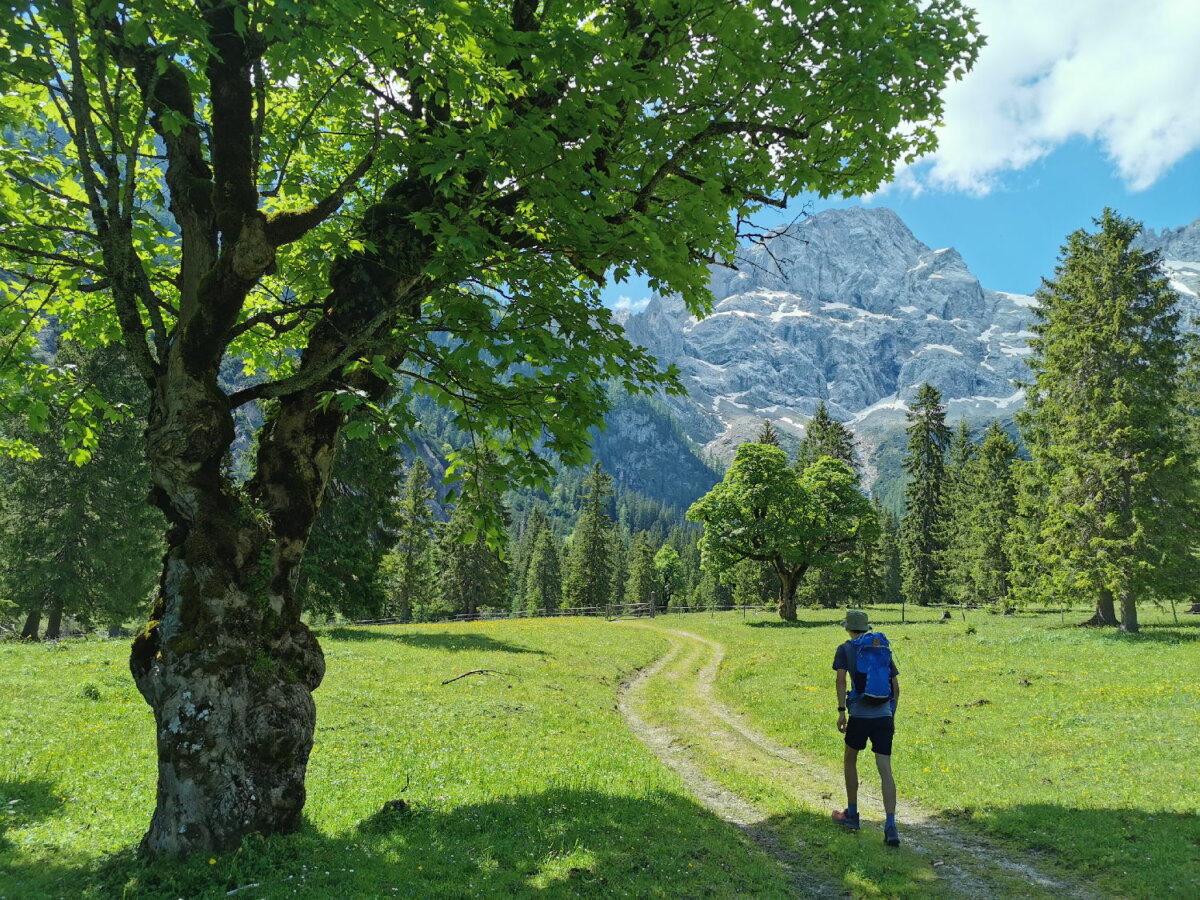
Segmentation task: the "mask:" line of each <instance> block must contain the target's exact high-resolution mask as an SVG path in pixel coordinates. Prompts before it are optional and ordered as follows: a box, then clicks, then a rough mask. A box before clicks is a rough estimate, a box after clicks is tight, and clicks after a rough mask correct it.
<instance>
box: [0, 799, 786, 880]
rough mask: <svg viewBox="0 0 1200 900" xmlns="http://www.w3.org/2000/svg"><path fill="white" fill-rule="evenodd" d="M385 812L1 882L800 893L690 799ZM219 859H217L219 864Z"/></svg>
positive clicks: (16, 873) (16, 872) (39, 870)
mask: <svg viewBox="0 0 1200 900" xmlns="http://www.w3.org/2000/svg"><path fill="white" fill-rule="evenodd" d="M411 803H412V805H411V807H409V808H407V809H405V810H402V811H395V812H378V813H375V814H374V815H371V816H368V817H367V818H366V819H364V820H363V821H362V822H361V823H360V824H359V825H358V826H357V827H355V828H353V829H351V830H349V831H344V832H340V833H338V834H336V835H330V834H324V833H322V832H320V831H318V830H317V829H316V828H315V827H313V826H312V825H311V824H308V823H305V824H304V825H303V826H302V827H301V829H300V830H299V831H298V832H297V833H295V834H292V835H288V836H281V837H273V838H270V839H265V838H262V837H259V836H251V837H249V838H246V839H245V840H244V841H243V843H242V846H241V848H240V849H238V850H235V851H233V852H229V853H223V854H219V855H215V856H210V855H209V854H207V853H206V854H201V855H199V856H197V857H193V858H190V859H188V860H184V861H182V862H173V861H156V862H153V863H150V862H145V861H142V860H140V859H138V858H137V856H136V855H135V854H134V852H133V851H132V850H126V851H122V852H121V853H119V854H116V855H114V856H110V857H107V858H105V859H104V860H102V861H99V862H96V863H92V864H90V865H82V866H78V867H72V866H57V867H56V866H54V865H53V864H51V865H50V866H49V867H47V866H45V865H39V864H30V865H21V864H18V865H16V866H11V865H10V866H9V867H8V873H7V876H8V879H9V883H8V885H7V886H8V887H9V890H8V891H7V892H6V891H5V890H4V887H5V884H4V878H5V874H4V873H0V894H3V893H8V895H10V896H47V895H49V896H73V897H86V898H102V897H103V898H107V897H122V896H124V897H164V898H166V897H172V898H173V897H181V896H186V897H202V898H207V897H213V898H218V897H224V896H225V895H226V893H227V892H229V891H233V890H236V889H237V888H244V887H246V886H248V885H251V884H254V885H257V886H258V887H257V888H255V889H253V890H247V891H246V895H247V896H251V897H280V896H285V895H287V896H291V895H292V894H293V892H295V893H296V894H297V895H298V896H301V897H314V898H315V897H347V898H358V897H390V896H398V897H439V898H443V897H451V898H459V897H461V898H475V897H497V896H513V895H516V896H530V895H533V894H546V895H547V896H555V897H558V896H594V897H605V896H612V895H614V894H617V895H621V896H635V897H664V898H665V897H677V896H686V897H698V896H709V895H715V896H763V897H780V898H782V897H786V896H789V894H790V893H791V892H790V891H789V889H788V882H787V880H786V876H785V875H784V874H783V872H782V871H781V870H780V869H779V868H778V867H776V866H774V865H772V864H771V863H770V862H769V860H768V859H767V858H766V857H765V856H764V854H763V853H762V852H761V851H760V850H758V848H757V847H755V846H753V845H751V844H750V843H749V842H748V841H744V840H739V839H738V837H737V834H736V832H734V831H733V830H732V829H731V828H730V827H729V826H728V825H727V824H726V823H724V822H723V821H721V820H719V819H718V818H716V817H715V816H714V815H712V814H711V813H709V812H708V811H707V810H706V809H704V808H703V807H701V806H699V805H698V804H697V803H695V802H694V801H692V800H690V799H689V798H687V797H682V796H679V795H675V794H660V793H650V794H647V795H644V796H639V797H628V796H613V795H610V794H606V793H602V792H599V791H594V790H576V789H566V788H561V789H552V790H548V791H544V792H541V793H536V794H529V795H521V796H514V797H509V798H499V799H496V800H493V801H489V802H484V803H477V804H471V805H466V806H460V807H456V808H453V809H450V810H443V809H440V808H438V805H437V803H436V801H433V802H430V803H426V802H424V801H422V800H421V799H419V798H417V799H414V800H413V801H411ZM210 859H213V860H215V862H212V863H210V861H209V860H210Z"/></svg>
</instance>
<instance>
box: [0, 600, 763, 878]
mask: <svg viewBox="0 0 1200 900" xmlns="http://www.w3.org/2000/svg"><path fill="white" fill-rule="evenodd" d="M322 643H323V646H324V647H325V652H326V655H327V658H328V662H329V672H328V675H327V677H326V681H325V684H324V685H322V687H321V689H320V690H319V691H318V692H317V694H316V697H317V703H318V709H319V725H318V732H317V739H316V746H315V748H314V751H313V755H312V760H311V763H310V768H309V781H308V789H309V802H308V806H307V812H306V825H305V827H304V828H303V829H302V830H301V831H300V832H299V833H298V834H295V835H292V836H289V837H285V838H280V839H273V840H270V841H265V840H262V839H256V838H250V839H247V840H246V841H245V842H244V844H243V846H242V847H241V848H240V849H239V850H237V851H235V852H233V853H228V854H223V855H220V856H216V857H213V858H211V860H210V859H199V858H197V859H193V860H191V861H189V862H186V863H182V864H158V865H155V866H153V867H148V866H143V865H142V864H140V863H139V862H138V861H137V860H136V859H135V858H134V855H133V852H132V850H131V848H132V846H133V845H134V844H135V843H136V842H137V840H138V839H139V838H140V836H141V833H142V831H143V830H144V828H145V826H146V824H147V823H148V820H149V816H150V812H151V810H152V808H153V777H154V776H153V772H154V762H153V720H152V718H151V715H150V712H149V710H148V709H147V708H146V706H145V705H144V704H143V703H142V701H141V698H140V697H139V696H138V694H137V692H136V690H135V689H134V687H133V686H132V683H131V682H130V680H129V676H128V673H127V671H126V670H125V668H124V666H125V659H126V655H127V652H128V647H127V645H126V643H125V642H123V641H87V642H68V643H64V644H62V645H59V648H58V649H50V648H49V647H46V646H23V645H16V644H4V645H0V746H2V747H3V748H4V749H3V754H2V756H0V798H2V799H0V809H3V812H0V816H2V818H0V829H2V834H3V837H2V838H0V897H5V898H17V897H21V898H28V897H59V896H62V897H78V896H82V897H112V896H118V897H120V896H124V897H179V896H188V897H223V896H225V894H226V892H227V891H229V890H232V889H235V888H238V887H243V886H245V885H249V884H257V885H259V886H258V887H256V888H253V889H250V890H245V891H243V892H242V893H241V894H239V895H238V896H248V897H290V896H307V897H330V896H345V897H356V896H357V897H361V896H387V895H393V894H394V895H396V896H438V897H478V896H493V895H498V894H511V893H516V894H530V893H535V892H543V891H544V892H547V893H549V894H551V895H554V894H568V895H573V896H589V895H591V896H638V897H643V896H645V897H654V896H661V897H666V896H679V895H680V894H684V895H693V896H695V895H709V896H734V895H738V894H742V893H745V892H750V893H755V894H761V895H763V896H785V895H786V881H785V879H784V877H783V875H782V873H780V872H779V871H778V870H777V869H776V867H774V866H773V865H772V864H771V863H770V861H769V860H768V859H766V858H765V857H764V856H763V854H762V853H761V852H760V851H759V850H758V849H757V848H755V847H753V846H752V845H750V844H749V842H747V841H745V840H744V839H742V838H741V837H740V836H739V835H737V833H736V832H731V830H730V829H729V828H728V826H727V825H725V823H723V822H721V821H720V820H718V819H717V818H716V817H715V816H713V815H711V814H710V813H708V812H707V811H706V810H704V809H703V808H702V807H700V806H699V805H698V804H697V803H696V802H695V801H694V800H693V799H692V798H691V797H690V796H689V795H688V794H687V793H686V792H685V790H684V789H683V787H682V785H681V784H680V782H679V781H678V779H676V778H675V777H674V776H673V775H672V774H671V773H670V772H668V771H666V770H664V769H663V768H662V767H661V766H660V765H659V764H658V762H657V760H655V759H654V757H653V756H652V755H651V754H650V753H649V752H648V751H647V750H646V749H645V748H644V747H643V746H642V745H641V744H640V743H639V742H638V741H637V740H636V738H634V737H633V735H632V734H630V733H629V732H628V731H627V730H626V729H625V727H624V723H623V722H622V720H621V718H620V715H619V714H618V713H617V711H616V709H615V695H616V689H617V686H618V684H619V683H620V682H621V681H622V680H623V679H624V678H626V677H628V675H630V674H631V673H632V672H633V671H634V670H635V669H637V668H638V667H640V666H643V665H645V664H647V663H649V662H650V661H651V660H653V659H654V658H655V657H657V656H658V655H660V654H661V653H662V652H663V650H664V649H665V646H666V642H665V641H664V640H663V639H662V638H661V637H660V636H658V635H655V634H653V633H649V632H625V631H620V632H618V631H615V630H614V629H613V628H612V627H611V626H609V625H607V624H606V623H604V622H598V621H595V620H557V621H554V622H546V621H536V620H534V621H523V622H512V623H473V624H469V625H446V626H418V627H406V628H387V629H335V630H333V631H331V632H328V633H327V634H326V635H325V636H324V638H323V641H322ZM472 669H492V670H497V671H500V672H505V673H508V676H509V677H505V676H470V677H468V678H463V679H460V680H458V681H455V682H454V683H452V684H448V685H442V684H441V682H442V681H444V680H446V679H449V678H453V677H454V676H456V675H460V674H462V673H464V672H466V671H469V670H472ZM94 694H98V695H99V696H98V699H94V698H93V695H94ZM406 783H407V784H408V787H407V790H404V792H403V793H401V791H402V789H404V787H405V785H406ZM397 797H403V798H404V799H405V800H406V801H407V802H408V803H410V804H411V809H410V810H409V811H405V812H387V813H384V812H381V807H382V806H383V804H384V803H385V802H386V801H388V800H391V799H394V798H397ZM13 801H16V802H15V803H14V802H13Z"/></svg>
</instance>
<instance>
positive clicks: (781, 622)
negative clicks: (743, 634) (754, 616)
mask: <svg viewBox="0 0 1200 900" xmlns="http://www.w3.org/2000/svg"><path fill="white" fill-rule="evenodd" d="M743 624H744V625H745V626H746V627H747V628H830V627H832V626H835V625H837V623H836V622H806V621H804V620H803V619H797V620H796V621H795V622H789V621H787V620H786V619H775V620H771V619H761V620H759V621H757V622H745V623H743Z"/></svg>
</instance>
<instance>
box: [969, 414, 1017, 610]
mask: <svg viewBox="0 0 1200 900" xmlns="http://www.w3.org/2000/svg"><path fill="white" fill-rule="evenodd" d="M1016 456H1017V445H1016V444H1014V443H1013V441H1012V439H1011V438H1009V436H1008V435H1007V434H1005V432H1004V429H1003V428H1001V427H1000V423H999V422H995V421H993V422H992V424H991V425H989V426H988V430H987V432H986V434H985V435H984V437H983V441H982V442H981V443H980V445H979V449H978V453H977V454H976V455H975V458H974V459H973V460H972V461H971V463H970V464H969V474H970V481H971V484H972V491H971V497H970V503H969V506H968V507H967V511H966V515H965V516H963V517H962V521H963V524H964V529H963V530H964V533H965V537H966V540H964V541H963V545H964V547H965V549H966V553H965V554H964V556H965V560H966V562H967V568H966V575H967V580H968V582H969V584H970V589H971V594H972V596H974V597H976V598H978V599H979V600H980V601H982V602H984V603H999V604H1003V605H1004V606H1005V607H1006V608H1009V607H1011V606H1012V605H1013V604H1012V601H1011V600H1010V599H1009V572H1010V571H1011V570H1012V563H1011V561H1010V560H1009V556H1008V552H1007V549H1006V547H1005V541H1006V536H1007V535H1008V533H1009V531H1010V529H1011V528H1012V523H1013V517H1014V516H1015V515H1016V511H1017V498H1016V485H1015V484H1014V481H1013V463H1014V462H1015V461H1016Z"/></svg>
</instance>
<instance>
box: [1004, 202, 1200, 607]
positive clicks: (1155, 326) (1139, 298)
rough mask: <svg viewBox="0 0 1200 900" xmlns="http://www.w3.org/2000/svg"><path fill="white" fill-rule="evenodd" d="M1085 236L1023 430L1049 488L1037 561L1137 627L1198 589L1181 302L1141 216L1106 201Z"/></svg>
mask: <svg viewBox="0 0 1200 900" xmlns="http://www.w3.org/2000/svg"><path fill="white" fill-rule="evenodd" d="M1095 224H1096V226H1097V230H1096V231H1095V232H1088V231H1086V230H1084V229H1080V230H1078V231H1075V232H1073V233H1072V234H1071V235H1070V236H1069V237H1068V238H1067V243H1066V245H1065V246H1064V247H1063V249H1062V256H1061V261H1060V263H1059V265H1058V266H1057V268H1056V269H1055V276H1054V278H1053V279H1049V280H1047V281H1045V282H1044V284H1043V286H1042V288H1041V289H1040V290H1039V291H1038V294H1037V298H1038V306H1037V307H1036V309H1035V312H1036V315H1037V322H1036V323H1035V324H1034V326H1033V331H1034V334H1035V337H1034V338H1033V339H1032V340H1031V341H1030V346H1031V348H1032V350H1033V353H1032V355H1031V356H1030V360H1029V362H1030V367H1031V368H1032V370H1033V382H1032V384H1031V385H1030V387H1029V391H1028V399H1029V402H1028V405H1027V407H1026V409H1025V410H1023V411H1022V414H1021V424H1022V431H1023V434H1024V436H1025V440H1026V442H1027V444H1028V446H1029V449H1030V453H1031V455H1032V456H1033V460H1034V463H1035V464H1036V466H1037V474H1038V477H1039V479H1040V480H1041V481H1042V482H1043V483H1044V484H1045V485H1046V504H1045V517H1044V519H1043V521H1042V523H1041V528H1040V532H1039V534H1038V540H1037V543H1036V546H1035V551H1034V553H1035V556H1036V557H1037V558H1039V562H1040V565H1039V568H1040V569H1041V570H1042V571H1043V572H1044V573H1045V578H1044V579H1043V589H1044V591H1045V592H1046V593H1048V594H1051V595H1053V594H1062V595H1065V596H1068V597H1073V598H1079V599H1087V600H1088V601H1090V602H1093V603H1095V605H1096V615H1095V617H1094V619H1093V621H1094V622H1095V623H1096V624H1105V625H1111V624H1115V623H1116V620H1115V609H1114V605H1115V604H1114V601H1115V603H1117V604H1119V605H1120V607H1121V627H1122V628H1123V629H1124V630H1126V631H1137V630H1138V621H1137V602H1138V600H1139V599H1141V598H1145V597H1158V598H1170V597H1172V596H1186V594H1187V591H1188V590H1190V584H1189V581H1190V577H1189V576H1190V574H1191V569H1192V558H1191V553H1192V548H1193V547H1194V542H1195V535H1196V531H1195V529H1196V524H1195V523H1196V518H1197V505H1196V499H1197V495H1196V472H1195V466H1194V457H1193V456H1192V455H1191V449H1190V448H1189V447H1188V442H1187V439H1186V434H1185V425H1184V421H1183V419H1182V417H1181V416H1180V409H1179V405H1178V399H1179V398H1178V393H1177V385H1178V382H1179V376H1180V369H1181V363H1182V361H1183V342H1182V340H1181V338H1180V335H1179V331H1178V327H1177V325H1178V319H1179V312H1178V308H1177V297H1176V295H1175V292H1174V291H1173V290H1172V289H1171V288H1170V286H1169V285H1168V283H1167V279H1166V278H1165V277H1164V274H1163V271H1162V268H1161V266H1160V265H1159V258H1158V253H1157V251H1154V252H1147V251H1144V250H1138V249H1137V248H1136V247H1134V245H1133V241H1134V239H1135V238H1136V237H1137V235H1138V233H1139V232H1140V231H1141V224H1140V223H1138V222H1135V221H1133V220H1132V219H1126V218H1123V217H1121V216H1119V215H1117V214H1116V213H1115V212H1114V211H1113V210H1111V209H1105V210H1104V212H1103V213H1102V214H1101V216H1100V217H1099V218H1098V219H1096V220H1095Z"/></svg>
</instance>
